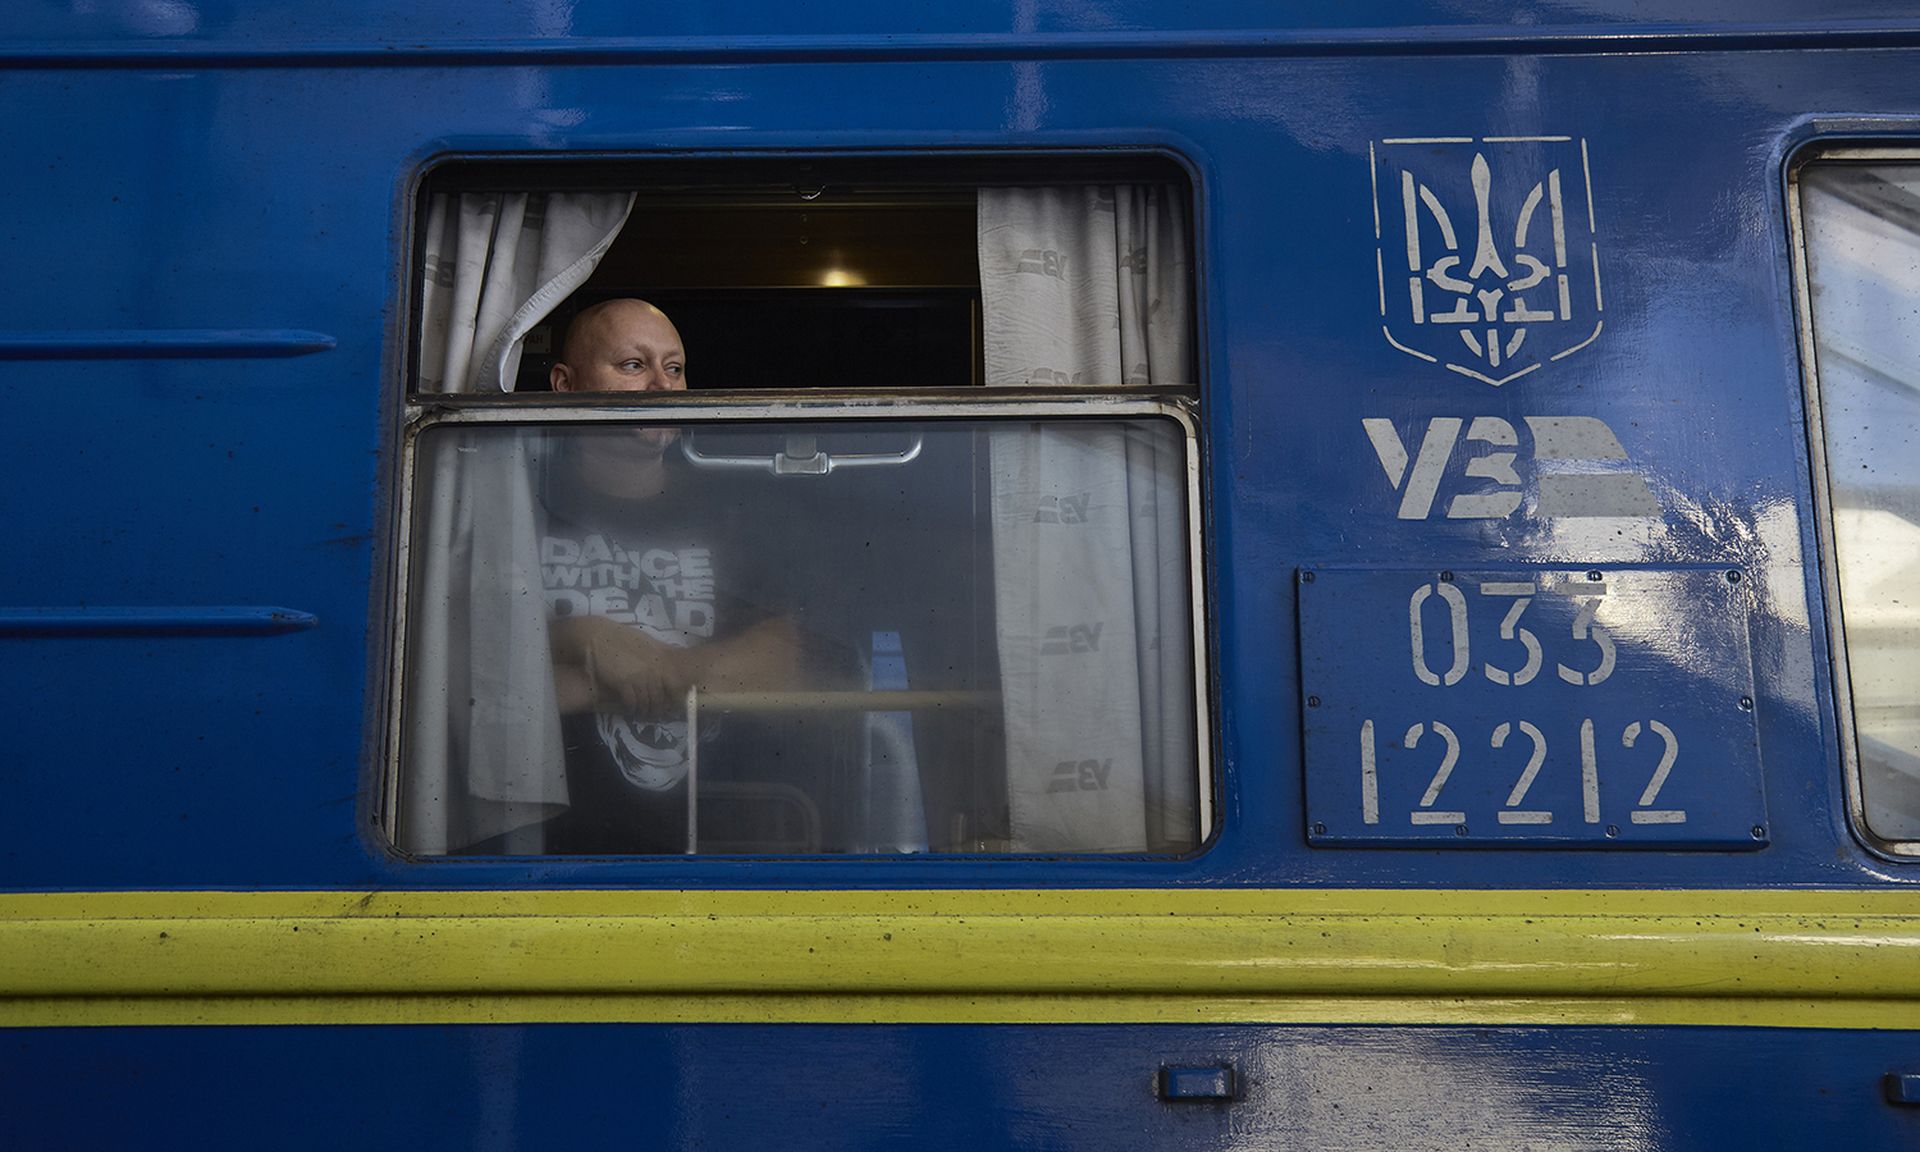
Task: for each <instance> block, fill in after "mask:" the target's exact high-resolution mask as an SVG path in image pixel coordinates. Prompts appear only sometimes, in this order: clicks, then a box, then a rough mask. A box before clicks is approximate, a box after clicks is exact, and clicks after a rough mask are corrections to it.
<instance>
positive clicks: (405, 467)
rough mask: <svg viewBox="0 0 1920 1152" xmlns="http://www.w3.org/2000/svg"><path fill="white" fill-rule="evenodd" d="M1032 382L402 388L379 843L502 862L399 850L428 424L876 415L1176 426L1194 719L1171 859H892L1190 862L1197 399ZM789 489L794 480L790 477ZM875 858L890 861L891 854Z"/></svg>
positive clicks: (436, 860)
mask: <svg viewBox="0 0 1920 1152" xmlns="http://www.w3.org/2000/svg"><path fill="white" fill-rule="evenodd" d="M1063 391H1065V390H1040V389H992V390H986V389H977V388H976V389H941V390H923V391H916V392H905V391H900V392H888V393H875V392H867V391H862V392H844V393H842V392H818V391H809V392H805V393H787V394H784V395H783V394H781V393H777V392H768V391H755V392H722V391H707V392H677V393H660V392H653V393H607V392H600V393H568V394H558V393H540V394H527V395H511V394H506V395H472V394H457V393H447V394H431V395H428V394H411V395H409V396H408V398H407V403H406V406H405V411H404V417H403V425H402V428H401V443H400V457H401V458H400V465H399V467H400V474H399V488H398V492H397V501H396V503H397V510H396V512H397V516H398V521H399V522H398V526H397V528H398V535H397V540H396V544H395V553H394V555H395V569H394V572H395V579H394V584H393V588H394V596H393V598H392V600H391V601H390V603H391V604H392V615H391V629H392V631H391V641H390V644H389V650H390V652H391V660H390V661H389V663H388V666H387V674H388V684H387V692H386V700H387V723H386V732H385V736H386V746H385V753H384V755H383V756H382V757H381V758H380V772H381V780H380V785H379V788H378V789H377V790H376V793H375V795H376V803H377V811H376V814H375V815H376V823H377V825H378V828H379V839H380V843H381V844H382V846H383V847H384V848H385V850H386V851H387V852H388V853H390V854H392V855H393V856H395V857H396V858H398V859H401V860H405V861H407V862H409V863H414V864H430V865H442V864H454V865H459V864H468V865H471V866H484V865H489V864H497V863H498V861H499V860H500V859H501V858H500V857H480V856H474V857H463V856H459V855H443V856H426V855H417V854H415V853H412V852H409V851H407V850H406V849H404V848H402V847H401V846H400V844H399V829H400V823H401V812H400V806H401V805H400V800H401V792H402V779H403V773H404V771H405V769H406V756H405V747H404V738H405V731H406V723H405V719H406V716H407V714H408V713H407V710H406V705H407V701H406V695H407V682H408V650H409V648H408V644H409V636H410V631H411V629H410V626H409V622H410V617H411V607H412V605H411V603H410V600H411V596H412V582H413V568H414V564H413V556H412V548H413V535H414V530H415V511H416V507H417V501H418V499H419V498H420V497H421V496H422V495H424V494H423V493H421V492H420V491H419V487H418V485H419V483H420V477H419V475H418V462H419V447H418V445H419V440H420V437H421V436H422V435H423V434H424V433H426V432H427V431H429V430H432V429H436V428H443V427H449V426H452V427H485V426H489V425H492V426H503V425H504V426H529V425H556V424H557V425H580V426H594V425H600V426H607V425H647V424H674V425H686V424H693V423H699V424H714V425H724V424H738V423H750V422H757V423H763V424H766V423H779V424H788V425H793V426H796V427H798V426H802V425H805V424H810V423H824V422H838V423H853V422H864V423H886V422H898V421H907V420H919V421H928V422H937V421H962V420H966V421H977V422H988V421H1008V422H1013V421H1020V420H1032V419H1055V420H1089V421H1091V420H1103V419H1104V420H1123V419H1171V420H1173V421H1174V422H1175V423H1176V424H1177V425H1178V427H1179V428H1180V439H1181V444H1182V448H1183V453H1184V462H1183V467H1184V479H1185V493H1186V517H1187V528H1186V548H1187V560H1186V570H1187V580H1188V586H1187V592H1188V595H1187V599H1188V621H1189V630H1190V634H1191V639H1192V644H1193V648H1192V662H1193V667H1192V673H1193V676H1192V693H1193V695H1192V698H1191V703H1192V707H1193V710H1194V711H1193V717H1194V749H1193V752H1194V771H1195V773H1196V784H1197V794H1196V797H1195V817H1196V828H1195V839H1194V844H1193V847H1192V848H1190V849H1188V850H1187V851H1184V852H1180V853H1174V854H1160V853H1113V854H1107V853H1079V852H1057V851H1044V852H1042V851H1034V852H1004V853H956V852H935V853H915V854H911V855H907V856H899V857H898V858H899V859H902V860H906V859H912V860H916V861H919V860H925V861H928V862H932V861H946V862H959V863H961V864H978V863H980V862H983V861H996V862H997V861H1008V860H1022V859H1028V860H1031V859H1071V860H1076V861H1083V862H1084V861H1092V862H1105V861H1112V862H1116V863H1118V862H1125V861H1138V860H1141V859H1149V860H1154V861H1169V862H1170V861H1175V860H1183V859H1189V858H1191V857H1192V856H1194V855H1197V854H1199V853H1201V852H1204V851H1206V850H1207V849H1208V848H1209V847H1210V846H1211V845H1212V844H1213V843H1214V842H1215V841H1216V840H1217V838H1218V835H1219V832H1220V828H1219V826H1218V813H1219V811H1220V807H1221V806H1220V804H1219V798H1218V792H1219V789H1220V787H1221V781H1220V779H1219V776H1218V768H1217V763H1216V759H1215V755H1214V748H1215V730H1216V719H1215V716H1214V712H1213V708H1212V701H1211V695H1210V685H1211V682H1212V667H1213V659H1212V652H1211V647H1210V645H1209V643H1208V640H1209V627H1208V622H1209V620H1210V619H1211V613H1210V610H1209V600H1208V588H1207V581H1206V569H1207V564H1206V555H1207V554H1206V539H1205V537H1206V533H1205V527H1204V526H1205V521H1204V517H1203V514H1202V513H1203V499H1202V488H1203V479H1204V475H1205V463H1206V452H1205V442H1204V437H1203V435H1202V433H1201V423H1200V419H1199V413H1198V403H1197V397H1196V396H1195V395H1193V394H1192V391H1190V390H1184V389H1166V388H1157V387H1115V388H1107V389H1100V390H1097V391H1095V390H1091V389H1088V390H1073V391H1066V392H1065V394H1062V392H1063ZM794 482H795V483H805V482H806V481H805V479H804V478H797V479H795V481H794ZM871 858H873V857H872V856H871V855H866V854H847V853H821V854H817V855H775V854H754V855H749V856H744V857H736V856H731V855H724V854H712V855H707V854H689V855H685V856H671V857H665V858H662V857H658V856H639V855H633V856H614V857H573V856H541V857H534V859H541V860H550V861H554V862H568V863H577V864H583V865H591V864H595V863H601V864H605V865H608V866H614V867H620V866H630V865H631V864H633V863H634V862H639V861H647V862H653V863H664V862H665V861H666V860H679V861H702V860H717V859H747V860H752V861H756V862H765V863H767V864H772V865H780V866H785V865H789V864H794V863H804V864H812V863H815V862H833V861H845V860H852V859H871ZM884 858H886V859H894V858H896V857H895V856H894V855H892V854H887V855H885V856H884Z"/></svg>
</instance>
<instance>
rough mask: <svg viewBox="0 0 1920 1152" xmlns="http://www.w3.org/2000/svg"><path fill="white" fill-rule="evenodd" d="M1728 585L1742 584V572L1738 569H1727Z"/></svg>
mask: <svg viewBox="0 0 1920 1152" xmlns="http://www.w3.org/2000/svg"><path fill="white" fill-rule="evenodd" d="M1727 583H1729V584H1738V583H1740V570H1739V569H1738V568H1729V569H1727Z"/></svg>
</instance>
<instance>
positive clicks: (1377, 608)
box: [1299, 568, 1766, 850]
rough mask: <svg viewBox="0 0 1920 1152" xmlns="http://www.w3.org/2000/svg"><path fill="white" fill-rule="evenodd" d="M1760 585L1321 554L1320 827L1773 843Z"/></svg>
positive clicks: (1545, 840)
mask: <svg viewBox="0 0 1920 1152" xmlns="http://www.w3.org/2000/svg"><path fill="white" fill-rule="evenodd" d="M1730 578H1731V579H1730ZM1746 583H1747V582H1746V580H1745V579H1744V576H1743V574H1742V573H1741V572H1740V571H1739V570H1738V569H1732V568H1725V569H1715V568H1704V569H1703V568H1677V569H1676V568H1608V569H1599V568H1595V569H1587V570H1581V569H1552V568H1533V569H1511V568H1508V569H1487V568H1478V569H1472V570H1467V569H1462V570H1460V571H1458V572H1455V571H1452V570H1443V571H1438V572H1436V571H1433V570H1431V569H1429V570H1426V571H1419V570H1408V569H1399V570H1395V569H1388V570H1384V571H1382V570H1353V569H1338V568H1319V569H1307V570H1306V571H1304V572H1302V573H1301V575H1300V584H1299V592H1300V631H1301V657H1300V662H1301V673H1302V682H1301V688H1302V691H1303V692H1304V693H1305V696H1304V699H1303V701H1302V703H1303V705H1304V711H1303V715H1304V717H1305V724H1306V738H1307V759H1306V765H1305V775H1306V781H1307V815H1308V817H1309V818H1310V820H1311V821H1312V824H1311V828H1310V832H1309V839H1310V840H1311V841H1312V843H1314V844H1315V845H1316V846H1332V845H1339V844H1349V843H1373V844H1419V843H1422V842H1430V843H1438V844H1443V845H1445V844H1451V845H1454V846H1474V845H1483V844H1508V845H1524V844H1533V845H1546V844H1552V845H1566V844H1569V843H1586V844H1593V845H1603V846H1610V847H1615V848H1648V847H1655V848H1659V847H1666V848H1675V847H1696V848H1701V847H1711V848H1720V849H1727V848H1732V849H1742V850H1743V849H1750V848H1758V847H1760V846H1761V845H1762V844H1763V843H1765V840H1766V803H1765V800H1764V798H1763V797H1762V794H1761V784H1760V758H1759V749H1758V748H1757V747H1755V744H1754V725H1753V663H1752V659H1751V657H1750V655H1749V653H1748V650H1747V613H1748V606H1747V596H1746Z"/></svg>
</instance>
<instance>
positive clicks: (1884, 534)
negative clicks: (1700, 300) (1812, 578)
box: [1793, 148, 1920, 856]
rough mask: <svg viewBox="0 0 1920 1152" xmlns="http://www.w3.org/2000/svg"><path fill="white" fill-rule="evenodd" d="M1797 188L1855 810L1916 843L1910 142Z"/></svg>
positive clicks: (1915, 268) (1918, 246)
mask: <svg viewBox="0 0 1920 1152" xmlns="http://www.w3.org/2000/svg"><path fill="white" fill-rule="evenodd" d="M1795 193H1796V195H1795V196H1794V198H1793V199H1794V207H1795V209H1796V210H1797V213H1798V220H1799V225H1798V229H1799V238H1800V241H1801V244H1802V246H1803V253H1804V261H1803V267H1804V279H1803V281H1802V301H1801V304H1802V323H1803V335H1804V342H1805V344H1806V353H1807V362H1808V365H1809V369H1810V370H1809V384H1810V387H1809V409H1810V411H1812V412H1813V413H1814V417H1815V431H1814V435H1813V442H1814V451H1815V457H1816V460H1817V461H1818V462H1819V464H1820V465H1821V466H1820V467H1818V468H1817V469H1816V474H1817V476H1818V480H1819V482H1820V484H1821V486H1822V489H1823V495H1824V499H1823V500H1822V501H1820V506H1821V512H1822V524H1823V528H1824V532H1823V541H1822V543H1823V545H1824V547H1825V549H1826V552H1827V555H1826V561H1827V563H1826V566H1825V568H1826V575H1827V593H1828V596H1827V599H1828V603H1829V607H1830V612H1831V615H1832V620H1833V625H1834V627H1833V633H1834V635H1835V648H1836V651H1837V652H1838V653H1839V659H1838V660H1837V661H1836V664H1837V667H1838V672H1839V674H1838V676H1837V687H1838V692H1837V696H1838V699H1839V704H1840V716H1841V724H1842V730H1843V733H1844V737H1845V740H1844V742H1845V752H1846V756H1847V759H1848V763H1849V769H1850V771H1849V777H1850V785H1851V791H1852V796H1853V808H1854V813H1853V814H1854V817H1855V819H1856V821H1857V822H1858V823H1859V825H1860V826H1861V827H1862V829H1863V831H1864V832H1865V834H1866V836H1867V837H1868V839H1869V840H1870V841H1872V842H1874V843H1876V844H1878V845H1879V846H1880V847H1882V848H1884V849H1887V850H1889V851H1892V852H1894V853H1896V854H1900V855H1907V856H1913V855H1920V454H1916V452H1915V450H1914V446H1915V444H1916V442H1920V151H1904V152H1902V151H1894V150H1889V149H1886V148H1876V149H1847V150H1836V151H1829V152H1827V153H1824V154H1823V155H1821V156H1820V157H1818V158H1816V159H1815V160H1813V161H1812V162H1809V163H1807V164H1804V165H1803V166H1801V167H1800V168H1799V169H1798V170H1797V171H1796V173H1795Z"/></svg>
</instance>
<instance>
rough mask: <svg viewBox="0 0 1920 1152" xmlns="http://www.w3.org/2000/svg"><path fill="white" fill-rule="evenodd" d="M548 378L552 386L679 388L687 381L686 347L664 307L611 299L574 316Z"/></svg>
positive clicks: (573, 389)
mask: <svg viewBox="0 0 1920 1152" xmlns="http://www.w3.org/2000/svg"><path fill="white" fill-rule="evenodd" d="M549 379H550V381H551V383H552V385H553V390H554V391H555V392H678V391H680V390H682V389H684V388H685V387H686V386H687V353H686V350H685V349H683V348H682V347H681V346H680V333H679V332H678V331H677V330H676V329H675V328H674V326H673V321H671V320H669V319H667V316H666V313H664V312H662V311H660V310H659V309H658V308H655V307H654V306H653V305H651V304H646V303H643V302H641V301H639V300H610V301H608V302H607V303H605V304H601V305H597V306H596V307H594V308H591V309H588V310H587V311H586V312H585V313H583V314H582V315H581V316H580V318H579V319H577V320H575V321H574V325H573V329H572V330H571V331H570V332H568V334H567V343H566V347H564V348H562V349H561V362H560V363H558V364H555V365H554V366H553V371H552V373H551V374H550V377H549Z"/></svg>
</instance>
